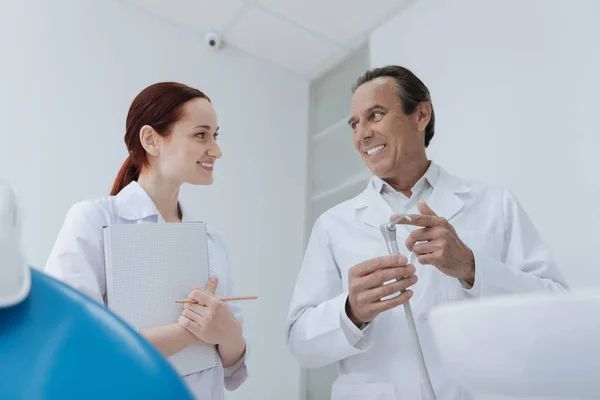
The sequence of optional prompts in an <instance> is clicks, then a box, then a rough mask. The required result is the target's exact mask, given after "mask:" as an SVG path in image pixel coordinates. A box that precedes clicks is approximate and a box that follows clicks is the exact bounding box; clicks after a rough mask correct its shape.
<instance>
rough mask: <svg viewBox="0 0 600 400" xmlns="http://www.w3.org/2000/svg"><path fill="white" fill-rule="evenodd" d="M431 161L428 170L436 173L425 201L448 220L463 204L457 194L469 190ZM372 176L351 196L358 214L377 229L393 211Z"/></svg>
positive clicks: (459, 180)
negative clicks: (431, 190) (364, 186)
mask: <svg viewBox="0 0 600 400" xmlns="http://www.w3.org/2000/svg"><path fill="white" fill-rule="evenodd" d="M431 164H432V165H431V167H430V169H429V171H436V170H437V171H438V173H437V174H435V173H434V174H432V179H431V180H429V182H430V184H431V185H432V186H433V192H432V193H431V197H430V198H429V202H428V204H429V206H430V207H431V209H432V210H433V211H434V212H435V213H436V214H437V215H438V216H440V217H443V218H445V219H446V220H450V219H451V218H452V217H454V216H455V215H456V214H457V213H458V212H459V211H460V210H461V209H462V208H463V206H464V202H463V201H462V199H461V198H460V197H459V196H458V194H461V193H467V192H469V191H470V190H471V189H470V188H469V187H468V186H467V185H466V183H465V182H464V181H463V180H462V179H460V178H457V177H455V176H453V175H450V174H449V173H448V172H446V171H445V170H444V169H443V168H441V167H440V166H438V165H436V164H434V163H433V162H432V163H431ZM436 175H437V176H436ZM374 179H375V178H372V180H371V181H369V183H368V185H367V188H366V189H365V190H364V191H363V192H362V193H361V194H359V195H358V196H357V197H356V198H355V201H354V207H355V209H356V211H357V213H359V214H361V216H362V219H363V220H364V222H365V223H367V224H368V225H371V226H374V227H377V228H378V227H379V226H380V225H381V224H383V223H384V222H387V221H388V220H389V219H390V217H391V216H392V215H393V214H394V212H393V210H392V208H391V207H390V206H389V204H388V203H387V202H386V201H385V199H384V198H383V197H382V196H381V194H380V192H379V191H378V190H377V185H375V184H374V182H373V180H374Z"/></svg>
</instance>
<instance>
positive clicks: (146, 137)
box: [140, 125, 160, 157]
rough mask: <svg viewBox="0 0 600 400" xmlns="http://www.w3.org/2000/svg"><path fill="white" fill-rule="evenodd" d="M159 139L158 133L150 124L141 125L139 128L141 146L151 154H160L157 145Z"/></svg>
mask: <svg viewBox="0 0 600 400" xmlns="http://www.w3.org/2000/svg"><path fill="white" fill-rule="evenodd" d="M159 141H160V135H159V134H158V132H156V131H155V130H154V128H152V127H151V126H150V125H144V126H142V129H140V142H141V143H142V147H143V148H144V150H146V152H147V153H148V154H150V155H151V156H154V157H156V156H158V155H159V154H160V147H159V146H158V144H159Z"/></svg>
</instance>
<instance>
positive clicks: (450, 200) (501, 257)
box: [286, 163, 567, 400]
mask: <svg viewBox="0 0 600 400" xmlns="http://www.w3.org/2000/svg"><path fill="white" fill-rule="evenodd" d="M421 183H422V185H415V188H414V191H415V195H413V196H414V199H413V196H411V199H410V200H409V199H408V198H406V196H405V199H402V197H400V196H397V198H395V197H394V196H396V195H395V194H394V193H393V192H387V193H386V191H385V190H382V189H383V187H384V186H385V185H383V184H381V182H380V181H379V180H378V179H377V178H373V179H372V180H371V181H370V182H369V184H368V185H367V187H366V189H365V190H364V191H363V192H362V193H361V194H359V195H358V196H356V197H355V198H353V199H350V200H348V201H345V202H343V203H341V204H338V205H337V206H335V207H333V208H331V209H329V210H327V211H326V212H325V213H323V214H322V215H321V216H320V217H319V218H318V219H317V221H316V222H315V225H314V227H313V230H312V233H311V235H310V239H309V242H308V245H307V248H306V253H305V256H304V261H303V263H302V267H301V269H300V272H299V275H298V279H297V281H296V287H295V289H294V293H293V296H292V300H291V302H290V307H289V313H288V319H287V324H286V327H287V343H288V347H289V349H290V351H291V353H292V355H293V356H294V357H295V358H296V359H297V360H298V362H299V363H300V364H301V365H302V366H303V367H305V368H319V367H322V366H325V365H330V364H336V365H337V367H338V371H339V372H338V377H337V379H336V380H335V382H334V384H333V387H332V392H331V399H332V400H345V399H348V398H351V399H353V400H375V399H377V400H400V399H402V400H418V399H423V398H424V397H423V390H422V384H421V376H420V371H419V367H418V362H417V359H416V357H415V352H414V349H413V348H412V347H411V339H410V335H409V332H408V324H407V322H406V315H405V314H404V308H403V307H396V308H393V309H391V310H388V311H386V312H383V313H381V314H379V315H378V316H377V318H375V320H373V321H372V322H371V323H370V324H368V325H367V326H366V327H365V328H364V329H362V330H361V329H359V328H357V327H356V326H355V325H354V324H353V323H352V322H351V321H350V320H349V318H348V316H347V315H346V312H345V304H346V300H347V298H348V293H349V287H348V271H349V269H350V268H352V267H353V266H355V265H357V264H359V263H362V262H364V261H366V260H369V259H371V258H375V257H381V256H384V255H387V254H388V251H387V247H386V245H385V241H384V239H383V237H382V235H381V232H380V229H379V227H380V225H381V224H382V223H385V222H387V221H388V220H389V218H390V216H391V215H392V214H394V213H395V210H394V209H393V208H395V207H396V206H395V205H394V200H398V201H400V202H401V203H402V205H401V206H398V207H400V208H402V207H404V208H405V209H411V207H414V205H416V200H418V199H427V203H428V205H429V206H430V207H431V208H432V209H433V211H434V212H435V213H436V214H437V215H439V216H441V217H443V218H445V219H447V220H448V222H450V223H451V224H452V226H453V227H454V229H455V230H456V232H457V234H458V236H459V237H460V239H461V240H462V241H463V242H465V244H466V245H467V246H468V247H469V248H470V249H471V250H472V251H473V254H474V257H475V282H474V285H473V287H466V286H465V285H464V284H463V283H462V282H460V281H459V280H458V279H456V278H452V277H450V276H448V275H445V274H443V273H442V272H440V271H439V270H438V269H437V268H435V267H434V266H432V265H422V264H420V263H419V262H418V260H417V258H416V257H415V256H414V253H409V252H408V251H407V250H406V247H405V245H404V243H405V241H406V239H407V237H408V235H409V234H410V231H411V230H412V229H418V227H417V228H415V227H410V226H405V225H399V226H398V227H397V230H396V233H397V242H398V245H399V248H400V250H401V252H403V254H405V255H407V257H408V259H409V262H410V263H411V264H413V265H414V266H415V268H416V275H417V276H419V281H418V282H417V283H416V284H415V285H414V286H412V287H411V289H412V290H413V296H412V298H411V300H410V303H411V307H412V311H413V315H414V319H415V323H416V326H417V330H418V333H419V338H420V341H421V345H422V348H423V353H424V357H425V361H426V364H427V367H428V371H429V375H430V377H431V381H432V384H433V386H434V390H435V393H436V395H437V398H438V400H467V399H471V397H470V395H469V394H468V393H466V392H465V391H464V390H463V389H462V388H461V387H460V386H459V385H458V384H457V382H455V381H454V380H453V379H452V377H451V374H450V373H449V371H448V370H446V366H445V365H444V364H443V363H442V362H441V358H440V355H439V353H438V351H437V347H436V345H435V342H434V339H433V335H432V332H431V329H430V327H429V325H428V321H427V320H428V312H429V310H431V309H432V308H433V307H435V306H437V305H439V304H442V303H445V302H448V301H462V300H466V299H474V298H478V297H481V296H496V295H506V294H511V293H524V292H533V291H539V292H542V291H544V292H557V293H558V292H564V291H566V288H567V284H566V282H565V280H564V279H563V277H562V275H561V273H560V271H559V270H558V268H557V266H556V264H555V263H554V261H553V259H552V256H551V254H550V252H549V250H548V248H547V246H546V245H545V243H544V242H543V240H542V238H541V236H540V235H539V233H538V232H537V230H536V229H535V227H534V225H533V224H532V222H531V220H530V219H529V217H528V216H527V214H526V213H525V211H524V210H523V208H522V207H521V206H520V204H519V202H518V201H517V199H516V198H515V197H514V195H513V194H512V193H511V192H510V191H509V190H507V189H504V188H502V187H497V186H492V185H487V184H483V183H480V182H475V181H467V180H463V179H460V178H457V177H454V176H452V175H450V174H448V173H447V172H446V171H444V170H443V169H442V168H440V167H439V166H437V165H435V164H434V163H432V165H431V167H430V170H429V171H428V172H427V174H425V179H424V180H421ZM419 186H420V187H419ZM382 192H383V195H382ZM388 194H389V196H388ZM397 194H398V195H400V194H399V193H397ZM386 197H387V201H390V203H391V204H392V206H391V205H390V204H388V202H387V201H386ZM407 200H408V201H407ZM402 212H404V211H402ZM411 212H414V211H411ZM500 329H501V328H500ZM507 334H510V332H507ZM515 340H518V338H515Z"/></svg>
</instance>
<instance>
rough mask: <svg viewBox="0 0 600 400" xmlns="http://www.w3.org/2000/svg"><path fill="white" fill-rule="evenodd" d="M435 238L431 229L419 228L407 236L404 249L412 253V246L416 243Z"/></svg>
mask: <svg viewBox="0 0 600 400" xmlns="http://www.w3.org/2000/svg"><path fill="white" fill-rule="evenodd" d="M435 238H436V235H435V231H434V229H433V228H421V229H415V230H414V231H412V232H411V233H410V235H408V238H407V239H406V242H405V243H404V244H405V245H406V248H407V249H408V251H413V246H414V245H415V243H417V242H427V241H430V240H433V239H435Z"/></svg>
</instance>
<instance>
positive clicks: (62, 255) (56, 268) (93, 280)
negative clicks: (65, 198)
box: [44, 201, 106, 304]
mask: <svg viewBox="0 0 600 400" xmlns="http://www.w3.org/2000/svg"><path fill="white" fill-rule="evenodd" d="M104 223H105V218H103V215H102V213H101V212H100V210H99V209H98V207H97V206H96V205H95V204H94V203H92V202H89V201H86V202H81V203H77V204H75V205H73V206H72V207H71V208H70V209H69V211H68V212H67V216H66V218H65V221H64V224H63V226H62V228H61V230H60V232H59V234H58V237H57V239H56V242H55V243H54V247H53V248H52V250H51V252H50V256H49V257H48V261H47V262H46V266H45V267H44V272H45V273H46V274H48V275H50V276H52V277H54V278H56V279H58V280H60V281H63V282H64V283H66V284H67V285H69V286H71V287H73V288H75V289H76V290H78V291H80V292H82V293H84V294H86V295H88V296H89V297H91V298H93V299H94V300H96V301H98V302H100V303H102V304H104V294H105V290H106V289H105V288H106V283H105V275H104V249H103V247H102V227H103V225H104Z"/></svg>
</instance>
